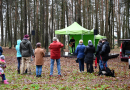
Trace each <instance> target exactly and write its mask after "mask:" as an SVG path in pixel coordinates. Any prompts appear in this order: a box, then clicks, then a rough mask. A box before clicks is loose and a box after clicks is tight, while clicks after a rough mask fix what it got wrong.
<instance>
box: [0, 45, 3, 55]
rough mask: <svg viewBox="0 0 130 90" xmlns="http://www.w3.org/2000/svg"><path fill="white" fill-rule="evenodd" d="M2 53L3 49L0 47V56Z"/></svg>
mask: <svg viewBox="0 0 130 90" xmlns="http://www.w3.org/2000/svg"><path fill="white" fill-rule="evenodd" d="M2 53H3V49H2V47H1V46H0V55H2Z"/></svg>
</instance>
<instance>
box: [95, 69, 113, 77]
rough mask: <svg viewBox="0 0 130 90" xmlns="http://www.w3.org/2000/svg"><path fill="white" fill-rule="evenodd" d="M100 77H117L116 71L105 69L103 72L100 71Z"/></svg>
mask: <svg viewBox="0 0 130 90" xmlns="http://www.w3.org/2000/svg"><path fill="white" fill-rule="evenodd" d="M98 75H106V76H112V77H115V75H114V70H110V69H109V68H108V67H104V68H103V69H102V70H101V71H99V74H98Z"/></svg>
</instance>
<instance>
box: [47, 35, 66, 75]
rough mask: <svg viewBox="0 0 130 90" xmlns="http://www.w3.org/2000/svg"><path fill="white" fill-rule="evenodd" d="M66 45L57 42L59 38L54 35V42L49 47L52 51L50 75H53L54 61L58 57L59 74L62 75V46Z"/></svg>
mask: <svg viewBox="0 0 130 90" xmlns="http://www.w3.org/2000/svg"><path fill="white" fill-rule="evenodd" d="M63 46H64V45H63V44H62V43H61V42H57V38H56V37H53V42H52V43H51V44H50V46H49V49H50V52H51V55H50V57H51V65H50V76H51V77H52V75H53V67H54V61H55V59H56V62H57V70H58V76H61V72H60V71H61V68H60V48H62V47H63Z"/></svg>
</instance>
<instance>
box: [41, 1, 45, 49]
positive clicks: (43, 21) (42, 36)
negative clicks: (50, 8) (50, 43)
mask: <svg viewBox="0 0 130 90" xmlns="http://www.w3.org/2000/svg"><path fill="white" fill-rule="evenodd" d="M42 12H43V18H42V22H43V23H42V39H43V40H42V46H43V47H44V17H45V13H44V12H45V9H44V0H43V11H42Z"/></svg>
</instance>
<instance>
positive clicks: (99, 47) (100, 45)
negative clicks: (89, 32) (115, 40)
mask: <svg viewBox="0 0 130 90" xmlns="http://www.w3.org/2000/svg"><path fill="white" fill-rule="evenodd" d="M101 50H102V40H99V41H98V45H97V51H96V54H95V55H96V58H97V59H96V60H97V63H98V66H99V60H100V52H101ZM100 70H101V69H100V66H99V71H100Z"/></svg>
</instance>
